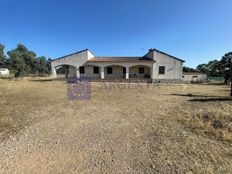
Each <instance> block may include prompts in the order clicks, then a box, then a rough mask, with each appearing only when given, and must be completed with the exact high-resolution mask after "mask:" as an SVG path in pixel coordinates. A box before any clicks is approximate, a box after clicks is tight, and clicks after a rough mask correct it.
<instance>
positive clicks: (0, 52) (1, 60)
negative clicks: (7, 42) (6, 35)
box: [0, 44, 6, 67]
mask: <svg viewBox="0 0 232 174" xmlns="http://www.w3.org/2000/svg"><path fill="white" fill-rule="evenodd" d="M4 48H5V46H4V45H2V44H0V67H4V66H5V63H6V56H5V54H4Z"/></svg>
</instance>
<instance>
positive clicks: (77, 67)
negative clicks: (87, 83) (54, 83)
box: [76, 66, 80, 79]
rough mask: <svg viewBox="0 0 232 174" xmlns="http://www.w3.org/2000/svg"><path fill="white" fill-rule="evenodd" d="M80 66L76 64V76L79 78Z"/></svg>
mask: <svg viewBox="0 0 232 174" xmlns="http://www.w3.org/2000/svg"><path fill="white" fill-rule="evenodd" d="M79 69H80V67H79V66H76V78H77V79H79V78H80V70H79Z"/></svg>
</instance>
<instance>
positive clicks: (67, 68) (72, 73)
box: [54, 64, 76, 78]
mask: <svg viewBox="0 0 232 174" xmlns="http://www.w3.org/2000/svg"><path fill="white" fill-rule="evenodd" d="M54 68H55V71H56V76H57V78H75V77H76V67H75V66H71V65H66V64H62V65H57V66H56V67H54Z"/></svg>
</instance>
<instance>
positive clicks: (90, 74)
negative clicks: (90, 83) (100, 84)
mask: <svg viewBox="0 0 232 174" xmlns="http://www.w3.org/2000/svg"><path fill="white" fill-rule="evenodd" d="M79 71H80V77H81V78H83V77H84V78H85V77H87V78H96V79H98V78H100V77H101V67H99V66H97V65H84V66H80V67H79Z"/></svg>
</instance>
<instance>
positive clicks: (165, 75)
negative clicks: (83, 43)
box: [51, 49, 184, 82]
mask: <svg viewBox="0 0 232 174" xmlns="http://www.w3.org/2000/svg"><path fill="white" fill-rule="evenodd" d="M183 63H184V61H183V60H181V59H179V58H177V57H175V56H172V55H170V54H167V53H164V52H162V51H159V50H157V49H150V50H149V52H148V53H147V54H145V55H144V56H136V57H135V56H121V57H119V56H113V57H112V56H107V57H103V56H95V55H94V54H93V53H92V52H91V51H90V50H88V49H86V50H82V51H79V52H76V53H73V54H69V55H66V56H62V57H60V58H57V59H54V60H53V61H52V62H51V65H52V75H53V78H56V77H57V74H56V67H57V68H58V67H60V66H62V65H66V68H67V70H66V73H65V74H66V75H65V76H66V77H67V78H73V77H75V78H81V77H90V78H94V79H136V78H137V79H150V80H151V81H153V82H156V81H158V82H162V81H169V80H171V81H173V80H178V81H180V80H181V79H182V69H183Z"/></svg>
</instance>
